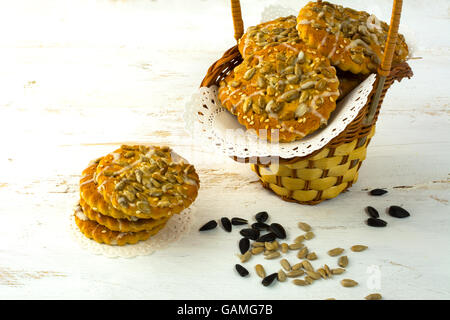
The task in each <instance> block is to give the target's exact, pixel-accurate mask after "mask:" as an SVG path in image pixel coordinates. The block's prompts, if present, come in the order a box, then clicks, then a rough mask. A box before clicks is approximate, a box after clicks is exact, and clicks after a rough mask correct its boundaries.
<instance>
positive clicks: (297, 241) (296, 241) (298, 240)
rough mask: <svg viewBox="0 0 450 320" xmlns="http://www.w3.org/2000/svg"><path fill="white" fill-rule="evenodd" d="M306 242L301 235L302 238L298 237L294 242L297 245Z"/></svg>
mask: <svg viewBox="0 0 450 320" xmlns="http://www.w3.org/2000/svg"><path fill="white" fill-rule="evenodd" d="M304 240H305V236H304V235H301V236H298V237H297V238H295V239H294V242H295V243H300V242H303V241H304Z"/></svg>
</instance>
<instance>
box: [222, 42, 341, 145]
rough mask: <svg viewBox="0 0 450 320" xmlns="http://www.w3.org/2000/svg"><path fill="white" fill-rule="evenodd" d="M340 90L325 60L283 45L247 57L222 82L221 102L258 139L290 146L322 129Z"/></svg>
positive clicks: (309, 51) (304, 49)
mask: <svg viewBox="0 0 450 320" xmlns="http://www.w3.org/2000/svg"><path fill="white" fill-rule="evenodd" d="M338 86H339V81H338V79H337V77H336V70H335V68H334V67H332V66H331V65H330V62H329V60H328V59H326V58H325V57H323V56H322V55H320V54H318V53H317V52H316V51H315V50H313V49H310V48H308V47H307V46H306V45H304V44H303V43H299V44H294V45H289V44H285V43H284V44H280V45H277V46H273V47H268V48H266V49H264V50H261V51H258V52H257V53H255V54H254V55H251V56H249V57H247V58H245V59H244V61H243V62H242V63H241V64H240V65H239V66H237V67H236V68H234V70H233V72H232V73H230V75H228V76H227V77H226V78H225V79H224V80H223V81H221V83H220V87H219V100H220V101H221V103H222V105H223V106H224V107H225V108H227V109H228V110H229V111H230V112H231V113H232V114H234V115H236V117H237V119H238V121H239V122H240V123H241V124H243V125H244V126H245V127H246V128H247V129H254V130H256V133H257V134H258V136H259V137H260V138H265V139H268V140H270V141H277V140H278V141H280V142H289V141H294V140H300V139H302V138H304V137H305V136H306V135H308V134H310V133H312V132H314V131H316V130H317V129H318V128H319V127H320V126H323V125H326V123H327V120H328V118H329V117H330V114H331V112H332V111H333V110H334V109H335V108H336V99H337V98H338V96H339V91H338ZM277 135H278V136H277Z"/></svg>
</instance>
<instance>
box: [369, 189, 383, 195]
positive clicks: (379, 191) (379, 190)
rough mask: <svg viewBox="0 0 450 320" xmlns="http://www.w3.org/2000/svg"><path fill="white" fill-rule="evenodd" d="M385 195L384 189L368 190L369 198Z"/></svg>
mask: <svg viewBox="0 0 450 320" xmlns="http://www.w3.org/2000/svg"><path fill="white" fill-rule="evenodd" d="M386 193H387V191H386V190H384V189H373V190H370V192H369V194H370V195H371V196H382V195H383V194H386Z"/></svg>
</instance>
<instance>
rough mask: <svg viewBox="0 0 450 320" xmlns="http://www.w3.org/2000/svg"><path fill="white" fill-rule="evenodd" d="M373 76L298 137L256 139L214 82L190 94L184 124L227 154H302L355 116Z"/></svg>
mask: <svg viewBox="0 0 450 320" xmlns="http://www.w3.org/2000/svg"><path fill="white" fill-rule="evenodd" d="M375 80H376V75H375V74H371V75H370V76H369V77H367V78H366V80H364V81H363V82H362V83H361V84H360V85H359V86H358V87H356V88H355V89H354V90H353V91H352V92H350V93H349V94H348V95H347V96H346V97H345V98H344V99H343V100H342V101H340V102H339V103H338V105H337V106H336V110H335V111H334V112H333V113H332V114H331V117H330V119H329V120H328V125H327V126H326V127H325V128H323V129H320V130H317V131H316V132H314V133H313V134H311V135H309V136H306V137H305V138H303V139H302V140H299V141H294V142H289V143H270V142H268V141H266V140H263V139H259V138H258V137H257V135H256V133H255V132H253V131H252V130H246V128H245V127H244V126H242V125H241V124H240V123H239V122H238V121H237V119H236V117H235V116H233V115H232V114H231V113H230V112H228V110H226V109H225V108H224V107H222V105H221V103H220V101H219V98H218V88H217V86H212V87H210V88H206V87H201V88H200V89H199V90H198V92H196V93H194V94H193V95H192V96H191V99H190V100H189V101H188V102H187V103H186V107H185V114H184V120H185V127H186V130H187V131H188V132H190V133H191V134H192V135H193V136H194V137H195V138H196V139H203V140H204V141H207V142H208V143H212V144H213V145H214V146H215V147H217V148H219V149H220V150H221V151H222V152H223V153H224V154H225V155H226V156H229V157H232V156H236V157H239V158H251V157H270V156H279V157H282V158H292V157H303V156H307V155H309V154H311V153H313V152H314V151H316V150H319V149H321V148H323V147H324V146H325V145H326V144H327V143H328V142H330V141H331V140H332V139H333V138H335V137H336V136H338V135H339V134H340V133H341V132H342V131H343V130H344V129H345V128H346V127H347V125H348V124H349V123H351V122H352V121H353V120H354V119H355V117H356V116H357V115H358V113H359V111H360V110H361V109H362V108H363V107H364V105H365V104H366V102H367V98H368V96H369V94H370V92H371V91H372V89H373V84H374V82H375Z"/></svg>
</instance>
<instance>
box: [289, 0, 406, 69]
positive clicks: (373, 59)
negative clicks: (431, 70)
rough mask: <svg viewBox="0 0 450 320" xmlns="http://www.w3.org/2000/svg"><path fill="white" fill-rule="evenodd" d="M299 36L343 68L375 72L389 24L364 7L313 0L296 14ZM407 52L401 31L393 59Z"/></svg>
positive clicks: (395, 59) (381, 54)
mask: <svg viewBox="0 0 450 320" xmlns="http://www.w3.org/2000/svg"><path fill="white" fill-rule="evenodd" d="M297 30H298V32H299V35H300V38H301V39H302V40H303V41H304V42H305V43H306V44H307V45H309V46H310V47H311V48H314V49H317V50H318V51H319V52H320V53H322V54H323V55H324V56H326V57H328V58H329V59H330V60H331V64H332V65H334V66H336V67H338V68H339V69H341V70H344V71H351V72H353V73H363V74H368V73H371V72H376V71H377V68H378V66H379V65H380V62H381V59H382V57H383V52H384V47H385V43H386V39H387V34H388V31H389V25H388V24H387V23H385V22H382V21H380V20H378V19H377V18H376V17H375V16H374V15H370V14H368V13H367V12H364V11H356V10H353V9H350V8H344V7H342V6H340V5H335V4H331V3H329V2H325V1H323V2H321V3H318V2H310V3H308V4H307V5H306V6H305V7H303V8H302V9H301V10H300V12H299V15H298V17H297ZM407 56H408V46H407V45H406V43H405V39H404V37H403V36H402V35H400V34H399V35H398V39H397V47H396V50H395V54H394V62H402V61H404V60H405V59H406V57H407Z"/></svg>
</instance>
